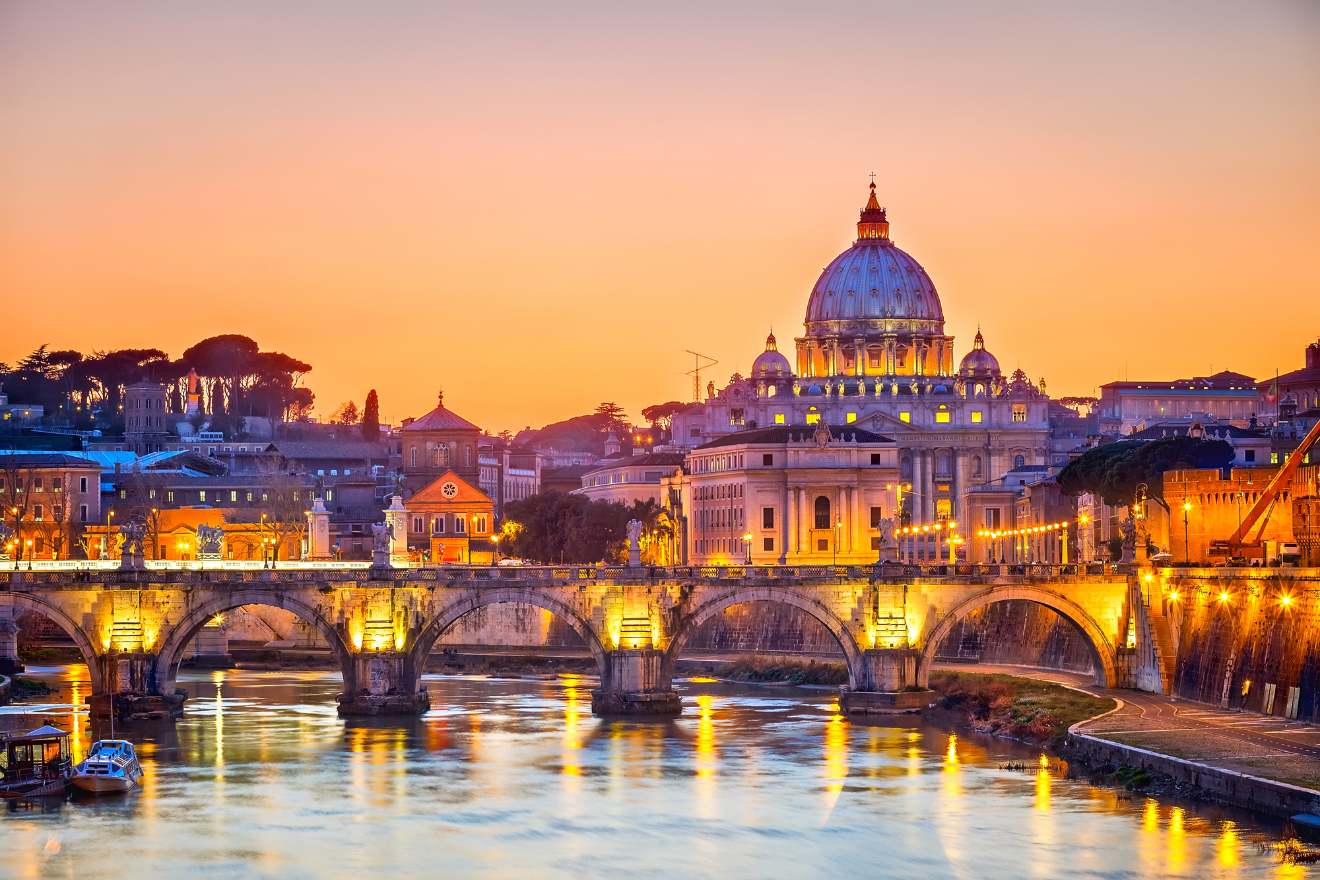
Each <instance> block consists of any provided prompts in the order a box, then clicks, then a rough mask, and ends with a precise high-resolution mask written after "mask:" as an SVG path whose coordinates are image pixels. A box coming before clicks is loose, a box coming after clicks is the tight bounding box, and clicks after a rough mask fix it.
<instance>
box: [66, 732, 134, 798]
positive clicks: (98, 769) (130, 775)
mask: <svg viewBox="0 0 1320 880" xmlns="http://www.w3.org/2000/svg"><path fill="white" fill-rule="evenodd" d="M140 779H142V765H141V764H139V763H138V759H137V753H136V752H134V751H133V744H132V743H131V742H129V741H128V740H123V739H102V740H97V741H96V742H95V743H94V744H93V745H92V749H91V751H89V752H88V753H87V757H86V758H84V759H83V761H82V763H81V764H79V765H78V766H77V767H75V768H73V776H72V777H71V778H70V779H69V782H71V783H72V784H73V785H74V786H76V787H77V788H80V789H82V790H83V791H90V792H91V793H93V794H104V793H108V792H117V791H128V790H129V789H130V788H132V787H133V786H135V785H137V784H138V781H139V780H140Z"/></svg>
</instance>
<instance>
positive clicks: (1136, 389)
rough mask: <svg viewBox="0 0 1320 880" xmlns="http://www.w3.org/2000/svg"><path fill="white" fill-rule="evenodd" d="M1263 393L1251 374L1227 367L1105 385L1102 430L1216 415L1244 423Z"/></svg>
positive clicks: (1122, 430) (1124, 430) (1120, 431)
mask: <svg viewBox="0 0 1320 880" xmlns="http://www.w3.org/2000/svg"><path fill="white" fill-rule="evenodd" d="M1263 406H1264V398H1263V396H1262V395H1261V393H1260V391H1259V390H1257V388H1256V382H1255V380H1254V379H1252V378H1251V377H1250V376H1244V375H1242V374H1241V373H1234V372H1232V371H1230V370H1224V371H1222V372H1219V373H1215V374H1214V375H1213V376H1193V377H1192V378H1190V379H1173V380H1166V381H1140V382H1110V383H1109V384H1107V385H1101V386H1100V430H1101V431H1102V432H1103V433H1106V434H1127V433H1129V432H1131V431H1132V430H1133V429H1134V428H1139V427H1141V426H1143V425H1145V424H1146V423H1148V422H1158V421H1163V420H1165V419H1179V418H1190V417H1192V416H1200V417H1203V418H1204V417H1211V418H1214V419H1216V420H1218V421H1221V422H1228V423H1231V424H1234V425H1236V426H1238V427H1240V428H1245V427H1247V425H1248V424H1249V423H1250V422H1251V419H1252V418H1253V417H1254V416H1256V415H1257V414H1260V413H1261V412H1262V408H1263Z"/></svg>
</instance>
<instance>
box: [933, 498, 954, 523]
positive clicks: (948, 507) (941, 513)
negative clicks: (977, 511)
mask: <svg viewBox="0 0 1320 880" xmlns="http://www.w3.org/2000/svg"><path fill="white" fill-rule="evenodd" d="M952 513H953V502H952V501H950V500H949V499H948V498H939V499H937V500H936V501H935V518H936V519H948V518H949V515H950V514H952Z"/></svg>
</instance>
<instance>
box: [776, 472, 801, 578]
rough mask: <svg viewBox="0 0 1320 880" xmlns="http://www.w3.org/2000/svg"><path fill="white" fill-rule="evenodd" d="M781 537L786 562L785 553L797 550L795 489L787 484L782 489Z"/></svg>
mask: <svg viewBox="0 0 1320 880" xmlns="http://www.w3.org/2000/svg"><path fill="white" fill-rule="evenodd" d="M780 529H781V531H782V533H783V538H782V542H781V543H782V546H783V549H784V554H785V562H787V561H788V560H787V554H789V553H796V552H797V549H798V548H797V546H796V545H797V489H794V488H793V487H792V486H788V487H786V488H785V489H784V516H783V523H782V525H781V527H780Z"/></svg>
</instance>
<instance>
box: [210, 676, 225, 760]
mask: <svg viewBox="0 0 1320 880" xmlns="http://www.w3.org/2000/svg"><path fill="white" fill-rule="evenodd" d="M211 681H212V682H214V683H215V766H217V767H223V766H225V673H224V670H222V669H217V670H216V671H214V672H212V673H211Z"/></svg>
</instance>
